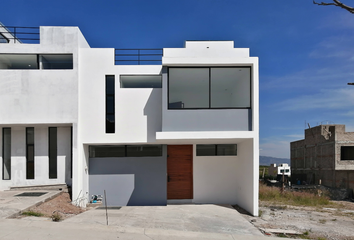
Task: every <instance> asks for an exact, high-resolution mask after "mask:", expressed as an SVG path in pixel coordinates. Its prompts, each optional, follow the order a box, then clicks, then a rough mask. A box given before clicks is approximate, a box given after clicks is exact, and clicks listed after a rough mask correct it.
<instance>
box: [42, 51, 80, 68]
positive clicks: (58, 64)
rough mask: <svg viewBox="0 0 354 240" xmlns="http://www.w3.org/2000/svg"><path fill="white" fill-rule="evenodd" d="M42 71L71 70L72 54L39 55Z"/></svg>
mask: <svg viewBox="0 0 354 240" xmlns="http://www.w3.org/2000/svg"><path fill="white" fill-rule="evenodd" d="M40 56H41V60H42V68H43V69H73V55H72V54H44V55H40Z"/></svg>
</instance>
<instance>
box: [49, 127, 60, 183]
mask: <svg viewBox="0 0 354 240" xmlns="http://www.w3.org/2000/svg"><path fill="white" fill-rule="evenodd" d="M57 151H58V149H57V128H56V127H50V128H49V178H57V156H58V154H57Z"/></svg>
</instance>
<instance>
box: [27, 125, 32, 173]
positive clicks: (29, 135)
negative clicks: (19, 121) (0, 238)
mask: <svg viewBox="0 0 354 240" xmlns="http://www.w3.org/2000/svg"><path fill="white" fill-rule="evenodd" d="M26 144H27V148H26V168H27V169H26V179H34V128H33V127H28V128H26Z"/></svg>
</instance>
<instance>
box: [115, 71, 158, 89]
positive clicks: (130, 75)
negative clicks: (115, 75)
mask: <svg viewBox="0 0 354 240" xmlns="http://www.w3.org/2000/svg"><path fill="white" fill-rule="evenodd" d="M122 77H160V78H161V87H138V88H136V89H144V88H158V89H160V88H162V75H161V74H151V75H148V74H122V75H119V88H127V89H134V88H132V87H122Z"/></svg>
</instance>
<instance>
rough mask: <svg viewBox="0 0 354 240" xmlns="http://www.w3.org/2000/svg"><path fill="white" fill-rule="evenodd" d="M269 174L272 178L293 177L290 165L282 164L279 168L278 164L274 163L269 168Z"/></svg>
mask: <svg viewBox="0 0 354 240" xmlns="http://www.w3.org/2000/svg"><path fill="white" fill-rule="evenodd" d="M268 173H269V175H271V176H274V177H276V176H278V175H284V176H288V177H290V176H291V169H290V166H289V164H287V163H281V164H279V165H278V166H277V164H276V163H272V164H270V166H269V168H268Z"/></svg>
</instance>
